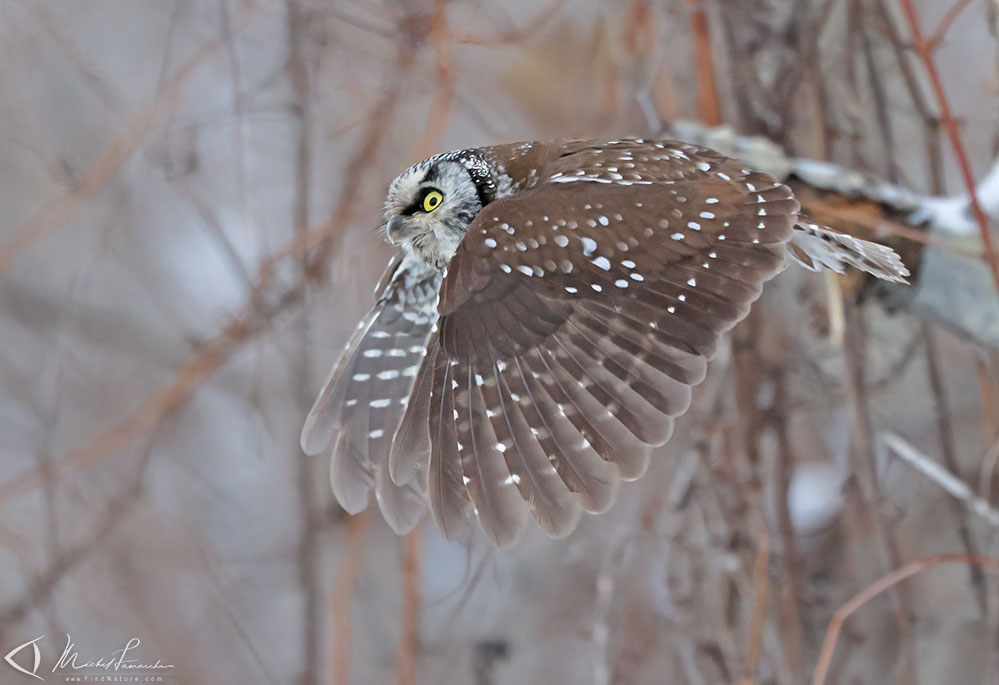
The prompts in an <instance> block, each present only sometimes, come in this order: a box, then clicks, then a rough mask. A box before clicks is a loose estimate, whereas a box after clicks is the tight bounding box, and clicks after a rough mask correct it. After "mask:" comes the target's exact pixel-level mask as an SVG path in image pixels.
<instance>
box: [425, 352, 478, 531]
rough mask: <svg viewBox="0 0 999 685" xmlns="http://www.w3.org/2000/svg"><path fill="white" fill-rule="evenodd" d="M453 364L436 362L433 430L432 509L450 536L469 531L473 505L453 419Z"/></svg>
mask: <svg viewBox="0 0 999 685" xmlns="http://www.w3.org/2000/svg"><path fill="white" fill-rule="evenodd" d="M450 371H451V364H450V362H448V361H447V360H443V361H442V362H441V361H438V362H437V363H435V371H434V384H433V385H434V394H433V397H432V398H431V412H430V432H431V435H432V436H433V438H434V439H433V440H432V441H431V444H432V448H431V452H430V469H429V471H430V475H429V484H428V490H429V492H430V510H431V511H432V512H433V514H434V519H436V521H437V526H438V527H439V528H440V529H441V533H443V534H444V537H445V538H447V539H448V540H455V539H457V538H458V537H460V536H462V535H463V534H465V533H466V532H467V531H468V512H469V509H471V507H472V503H471V500H469V498H468V492H467V490H466V489H465V485H464V483H463V482H462V477H463V475H462V467H461V458H460V456H459V453H458V450H457V444H458V439H457V435H456V433H455V423H454V416H453V414H454V411H455V409H454V395H453V393H452V390H451V384H450V382H451V374H450Z"/></svg>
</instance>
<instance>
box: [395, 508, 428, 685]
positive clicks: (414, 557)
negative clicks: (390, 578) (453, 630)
mask: <svg viewBox="0 0 999 685" xmlns="http://www.w3.org/2000/svg"><path fill="white" fill-rule="evenodd" d="M422 551H423V533H422V529H421V528H420V527H419V526H417V527H416V528H414V529H413V530H412V531H410V532H409V533H408V534H407V535H406V536H405V537H404V538H403V540H402V597H403V602H402V620H401V621H400V623H401V626H402V635H401V636H400V637H399V651H398V656H397V658H396V669H395V677H396V683H397V684H398V685H413V683H415V682H416V654H417V652H418V651H419V648H420V636H419V628H420V605H421V604H422V601H421V597H420V567H421V563H420V562H421V555H422Z"/></svg>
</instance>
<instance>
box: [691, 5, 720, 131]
mask: <svg viewBox="0 0 999 685" xmlns="http://www.w3.org/2000/svg"><path fill="white" fill-rule="evenodd" d="M687 4H688V5H690V7H691V11H690V26H691V29H692V30H693V32H694V60H695V63H696V66H697V115H698V117H699V118H700V120H701V121H703V122H704V123H705V124H707V125H708V126H718V125H719V124H721V123H722V113H721V103H720V102H719V101H718V85H717V83H716V81H715V65H714V57H713V56H712V55H713V53H712V51H711V31H710V27H709V26H708V14H707V12H705V11H704V8H703V7H702V6H701V3H700V2H699V0H687Z"/></svg>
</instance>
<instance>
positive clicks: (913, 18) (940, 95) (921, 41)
mask: <svg viewBox="0 0 999 685" xmlns="http://www.w3.org/2000/svg"><path fill="white" fill-rule="evenodd" d="M899 2H900V3H901V5H902V10H903V12H905V17H906V19H907V20H908V22H909V28H910V30H911V31H912V40H913V48H914V49H915V51H916V54H918V55H919V57H920V59H922V61H923V65H924V66H925V68H926V73H927V75H928V76H929V78H930V84H931V85H932V87H933V92H934V94H935V95H936V98H937V105H938V106H939V107H940V119H941V122H942V123H943V126H944V129H945V130H946V131H947V137H948V138H949V139H950V144H951V147H952V148H953V149H954V156H955V157H956V158H957V165H958V168H959V169H960V171H961V176H962V178H963V179H964V185H965V186H966V187H967V189H968V201H969V202H970V203H971V212H972V214H973V215H974V217H975V221H977V222H978V229H979V231H980V232H981V236H982V246H983V247H984V249H985V260H986V262H988V265H989V269H991V271H992V280H993V281H994V282H995V286H996V290H997V291H999V249H997V248H996V245H995V239H994V236H993V235H992V231H991V230H990V229H989V220H988V217H987V216H986V215H985V211H984V210H983V209H982V205H981V204H980V203H979V202H978V194H977V193H976V192H975V177H974V175H973V174H972V173H971V165H970V164H969V163H968V156H967V154H965V151H964V143H962V142H961V134H960V132H959V131H958V128H957V121H956V120H955V119H954V115H953V113H952V112H951V109H950V102H949V101H948V100H947V93H946V92H945V91H944V87H943V83H942V82H941V80H940V73H939V72H938V71H937V67H936V63H935V62H934V61H933V49H934V47H935V46H936V45H937V43H939V41H940V38H941V37H942V35H943V34H942V33H941V32H945V31H946V30H947V28H948V27H949V26H950V25H951V23H952V22H953V21H954V19H955V18H956V17H957V14H958V13H959V12H960V11H961V10H962V9H963V8H964V7H965V6H966V5H967V4H968V2H967V1H966V0H958V2H957V3H955V4H954V6H953V7H952V8H951V10H950V11H949V12H948V13H947V16H945V17H944V20H943V21H942V22H941V25H940V28H939V29H938V30H937V31H936V32H935V33H934V35H933V36H932V37H931V38H930V39H929V40H927V39H926V38H924V37H923V32H922V29H921V28H920V26H919V16H918V15H917V14H916V8H915V6H914V5H913V3H912V0H899Z"/></svg>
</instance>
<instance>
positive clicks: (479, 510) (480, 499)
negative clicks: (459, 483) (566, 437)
mask: <svg viewBox="0 0 999 685" xmlns="http://www.w3.org/2000/svg"><path fill="white" fill-rule="evenodd" d="M465 376H466V377H465V379H463V380H465V383H466V385H465V392H466V399H467V402H466V405H465V406H464V407H462V408H461V409H459V410H458V421H468V423H469V427H468V431H467V434H468V436H469V438H470V441H471V445H466V449H463V450H462V451H461V470H462V474H463V476H464V479H465V487H466V488H467V489H468V493H469V495H470V496H471V498H472V502H473V503H474V504H475V507H476V514H477V515H478V517H479V522H480V523H481V524H482V529H483V531H485V533H486V536H487V537H488V538H489V539H490V540H492V542H493V543H494V544H495V545H497V546H499V547H509V546H510V545H511V544H513V543H514V542H516V541H517V539H518V538H519V537H520V535H521V533H522V532H523V530H524V525H525V524H526V522H527V518H526V514H527V506H526V504H525V502H524V500H523V499H522V498H521V496H520V492H519V491H518V489H517V487H516V483H515V481H516V480H517V479H515V478H514V471H512V470H511V469H510V468H509V466H508V465H507V460H506V458H505V457H506V455H505V453H506V451H508V450H509V449H510V446H509V445H506V444H505V443H501V442H500V440H499V437H498V436H497V435H496V432H495V431H494V430H493V425H492V422H491V420H490V419H489V416H488V415H487V406H486V402H485V399H484V397H483V395H482V392H481V387H480V386H478V385H476V384H475V382H474V372H473V370H472V368H471V366H468V367H467V370H466V373H465ZM458 404H459V406H460V404H461V401H460V398H459V403H458ZM462 432H464V431H461V429H460V428H459V434H460V433H462ZM467 447H471V449H467ZM518 478H519V476H518Z"/></svg>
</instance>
